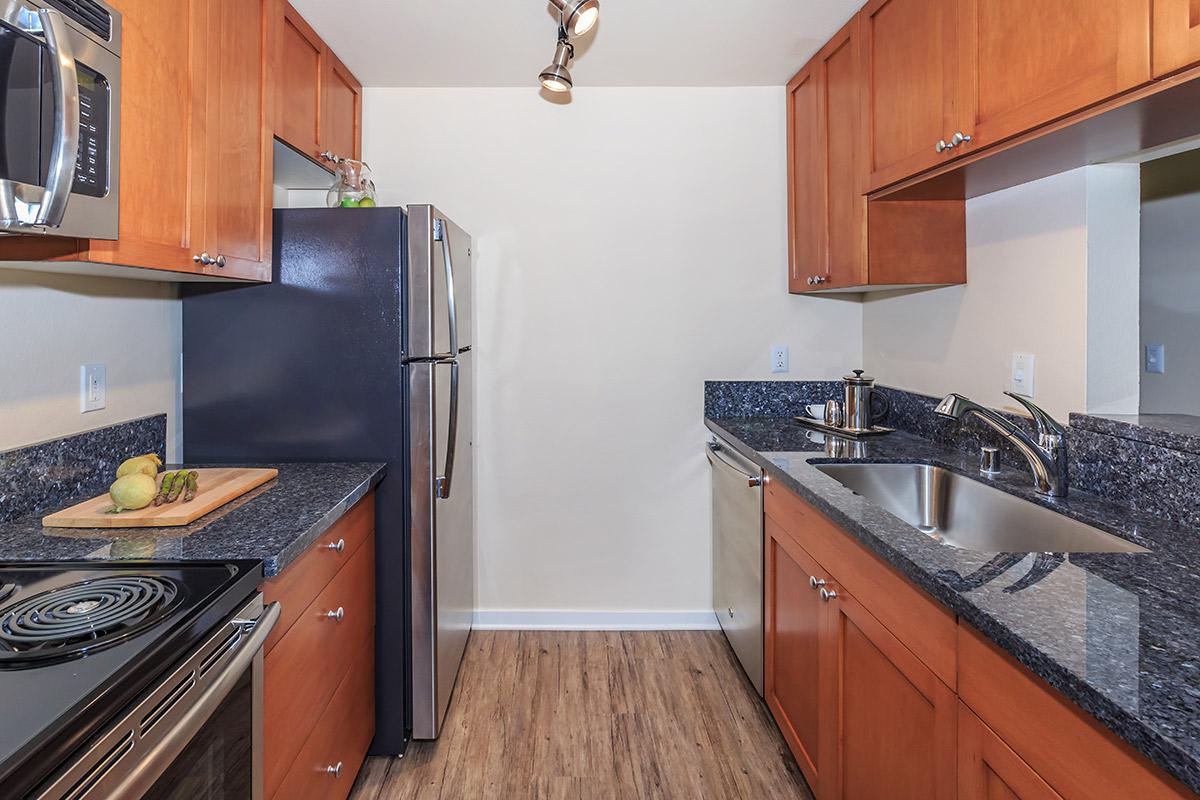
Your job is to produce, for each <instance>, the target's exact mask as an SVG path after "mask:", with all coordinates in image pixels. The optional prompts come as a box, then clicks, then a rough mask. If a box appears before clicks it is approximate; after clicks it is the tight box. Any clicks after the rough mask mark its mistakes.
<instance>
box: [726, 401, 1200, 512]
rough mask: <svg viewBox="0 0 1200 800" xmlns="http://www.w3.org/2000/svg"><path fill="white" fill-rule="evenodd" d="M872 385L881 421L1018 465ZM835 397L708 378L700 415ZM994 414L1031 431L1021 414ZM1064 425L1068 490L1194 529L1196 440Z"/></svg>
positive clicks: (981, 431) (975, 436)
mask: <svg viewBox="0 0 1200 800" xmlns="http://www.w3.org/2000/svg"><path fill="white" fill-rule="evenodd" d="M879 388H880V390H881V391H883V392H884V393H885V394H886V395H887V396H888V398H889V399H890V400H891V411H890V413H889V415H888V417H887V419H886V420H885V422H884V423H883V424H885V425H888V426H890V427H893V428H896V429H897V430H902V431H906V432H908V433H911V434H914V435H916V436H920V437H922V438H924V439H929V440H931V441H934V442H936V443H938V444H941V445H944V446H947V447H953V448H956V449H959V450H963V451H966V452H975V453H977V452H979V448H980V447H982V446H984V445H991V446H995V447H999V448H1000V449H1001V451H1002V458H1003V459H1004V461H1005V463H1007V464H1023V463H1024V456H1022V455H1021V454H1020V452H1019V451H1018V450H1017V449H1016V448H1015V447H1013V446H1012V445H1011V444H1009V443H1008V442H1007V441H1006V440H1005V439H1004V438H1003V437H1001V436H1000V435H999V434H997V433H996V432H995V431H993V430H992V429H990V428H988V427H986V426H984V425H983V424H981V423H980V422H979V421H978V420H972V419H970V418H968V419H966V420H963V421H958V420H951V419H946V418H944V417H939V416H938V415H936V414H934V413H933V409H934V407H935V406H936V405H937V404H938V402H939V401H940V400H941V398H939V397H930V396H928V395H923V394H917V393H915V392H908V391H905V390H903V389H895V388H891V387H887V386H881V387H879ZM840 397H841V382H840V381H708V382H706V383H705V385H704V413H705V416H708V417H711V418H713V419H722V418H726V419H728V418H734V417H779V416H795V415H797V414H800V413H801V412H802V410H803V408H804V406H806V405H809V404H814V403H824V402H825V401H826V400H829V399H831V398H840ZM1001 413H1003V414H1004V416H1006V417H1007V418H1009V419H1010V420H1012V421H1014V422H1016V423H1017V424H1019V425H1022V426H1024V427H1025V428H1026V429H1027V430H1030V431H1032V430H1033V424H1032V422H1031V421H1030V420H1029V418H1028V417H1022V416H1019V415H1016V414H1009V413H1006V412H1001ZM1070 423H1071V426H1070V428H1069V429H1068V437H1067V445H1068V447H1069V448H1070V455H1071V472H1070V485H1071V487H1072V488H1073V489H1076V490H1079V491H1084V492H1088V493H1089V494H1094V495H1098V496H1100V497H1102V498H1104V499H1106V500H1109V501H1111V502H1114V503H1117V504H1119V505H1122V506H1125V507H1127V508H1131V509H1134V510H1136V511H1140V512H1144V513H1146V514H1149V515H1151V516H1155V517H1160V518H1163V519H1168V520H1171V521H1172V522H1177V523H1180V524H1184V525H1200V504H1198V503H1197V502H1196V497H1197V495H1200V454H1198V452H1200V446H1198V445H1200V436H1196V435H1188V434H1187V433H1186V431H1179V432H1175V433H1172V432H1167V431H1163V430H1161V429H1158V428H1155V429H1148V428H1147V427H1145V426H1139V425H1137V424H1136V423H1135V422H1132V421H1129V420H1128V419H1122V420H1113V419H1107V418H1103V417H1092V416H1088V415H1083V414H1072V415H1071V419H1070Z"/></svg>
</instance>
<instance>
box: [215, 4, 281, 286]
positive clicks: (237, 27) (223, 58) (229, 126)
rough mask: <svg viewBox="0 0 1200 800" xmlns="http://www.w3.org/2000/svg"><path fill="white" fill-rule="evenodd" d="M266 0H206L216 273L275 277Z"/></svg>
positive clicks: (235, 276) (264, 277) (238, 276)
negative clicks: (267, 79)
mask: <svg viewBox="0 0 1200 800" xmlns="http://www.w3.org/2000/svg"><path fill="white" fill-rule="evenodd" d="M268 4H269V0H250V1H249V2H247V0H209V43H208V45H209V49H210V51H211V53H214V54H217V55H218V56H219V57H213V58H210V59H209V62H208V63H209V67H210V71H209V75H208V180H207V194H208V213H207V225H206V229H207V235H206V236H205V249H206V250H207V251H208V252H209V253H210V255H212V256H213V257H214V258H216V257H218V256H219V257H220V258H222V259H224V266H216V265H214V266H211V267H206V268H205V271H206V272H209V273H211V274H214V275H222V276H225V277H231V278H248V279H258V280H269V279H270V277H271V264H270V261H271V247H270V230H271V177H272V160H271V134H270V128H269V126H268V124H267V120H268V111H269V106H268V100H267V92H266V85H267V84H266V65H267V58H266V55H267V52H266V43H265V22H266V11H267V5H268Z"/></svg>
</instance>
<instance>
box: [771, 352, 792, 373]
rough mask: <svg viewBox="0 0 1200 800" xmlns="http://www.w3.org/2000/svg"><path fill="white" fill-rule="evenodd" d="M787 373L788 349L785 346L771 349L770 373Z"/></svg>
mask: <svg viewBox="0 0 1200 800" xmlns="http://www.w3.org/2000/svg"><path fill="white" fill-rule="evenodd" d="M787 371H788V349H787V347H786V346H785V345H777V346H775V347H772V348H771V372H787Z"/></svg>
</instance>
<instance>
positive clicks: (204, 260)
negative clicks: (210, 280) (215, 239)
mask: <svg viewBox="0 0 1200 800" xmlns="http://www.w3.org/2000/svg"><path fill="white" fill-rule="evenodd" d="M192 261H195V262H196V263H197V264H200V265H202V266H205V267H211V266H212V265H213V264H216V263H217V260H216V259H214V258H213V257H212V256H210V255H209V254H208V253H201V254H200V255H198V256H192ZM221 266H222V267H223V266H225V261H224V259H222V260H221Z"/></svg>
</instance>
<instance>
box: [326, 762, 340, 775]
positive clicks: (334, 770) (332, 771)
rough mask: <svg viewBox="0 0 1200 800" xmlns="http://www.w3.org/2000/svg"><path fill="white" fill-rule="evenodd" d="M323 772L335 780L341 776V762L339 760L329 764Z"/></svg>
mask: <svg viewBox="0 0 1200 800" xmlns="http://www.w3.org/2000/svg"><path fill="white" fill-rule="evenodd" d="M325 774H326V775H332V776H333V777H334V779H335V780H336V779H338V778H340V777H342V762H340V761H339V762H337V763H336V764H330V765H329V766H328V767H326V768H325Z"/></svg>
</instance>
